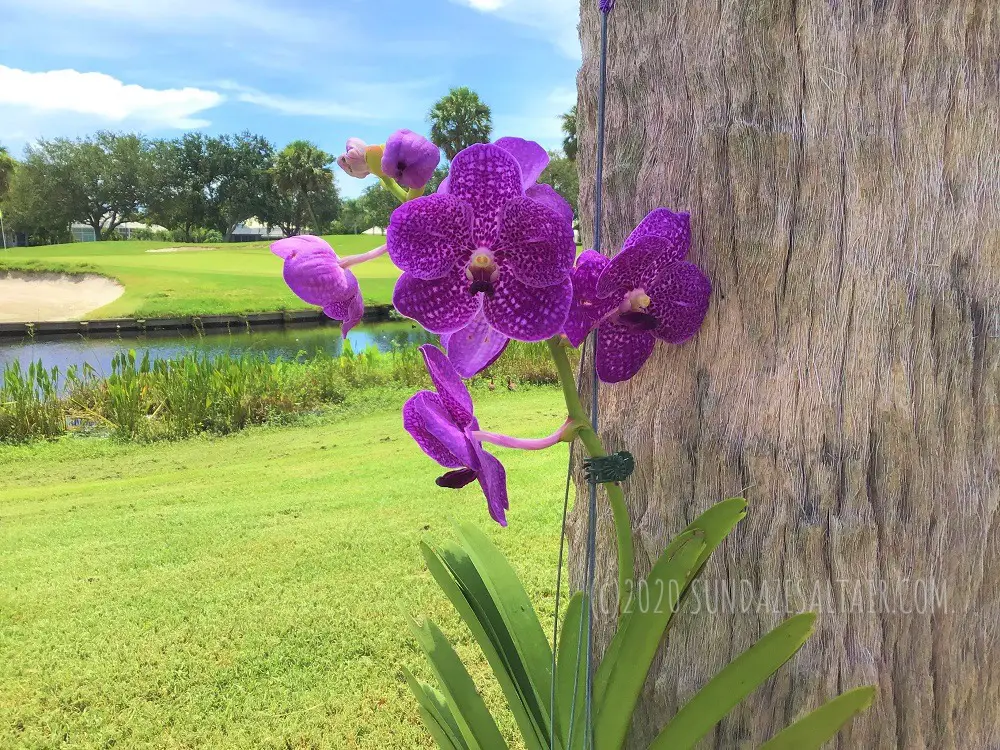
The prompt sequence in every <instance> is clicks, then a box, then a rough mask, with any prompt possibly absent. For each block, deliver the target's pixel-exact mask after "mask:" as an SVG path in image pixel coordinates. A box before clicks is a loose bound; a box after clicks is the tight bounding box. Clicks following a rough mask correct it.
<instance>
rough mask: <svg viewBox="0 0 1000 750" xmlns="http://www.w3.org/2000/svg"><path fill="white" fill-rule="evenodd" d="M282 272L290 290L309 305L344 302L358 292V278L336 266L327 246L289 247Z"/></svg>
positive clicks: (332, 253)
mask: <svg viewBox="0 0 1000 750" xmlns="http://www.w3.org/2000/svg"><path fill="white" fill-rule="evenodd" d="M317 239H318V238H317ZM324 244H325V243H324ZM283 275H284V278H285V283H286V284H288V287H289V289H291V290H292V291H293V292H295V294H296V296H298V297H299V298H300V299H301V300H302V301H303V302H307V303H309V304H310V305H320V306H324V305H328V304H330V303H331V302H343V301H345V300H349V299H350V298H351V297H353V296H354V295H355V294H357V293H358V280H357V279H356V278H355V277H354V274H353V273H351V272H350V271H345V270H344V269H343V268H341V267H340V265H338V263H337V256H336V255H335V254H334V252H333V250H331V249H330V248H329V246H326V247H315V246H308V245H307V246H305V247H299V248H295V249H292V250H291V252H289V254H288V256H287V257H286V258H285V266H284V269H283Z"/></svg>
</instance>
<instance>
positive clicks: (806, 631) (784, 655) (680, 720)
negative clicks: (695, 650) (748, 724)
mask: <svg viewBox="0 0 1000 750" xmlns="http://www.w3.org/2000/svg"><path fill="white" fill-rule="evenodd" d="M815 622H816V615H815V613H813V612H806V613H804V614H801V615H795V616H794V617H790V618H789V619H787V620H785V622H783V623H782V624H781V625H779V626H778V627H776V628H775V629H774V630H772V631H771V632H770V633H768V634H767V635H765V636H764V637H763V638H761V639H760V640H759V641H757V643H755V644H754V645H752V646H751V647H750V648H748V649H747V650H746V651H744V652H743V653H742V654H740V655H739V656H738V657H737V658H736V659H735V660H733V661H732V662H731V663H730V664H729V665H728V666H727V667H726V668H725V669H723V670H722V671H721V672H719V674H718V675H716V676H715V677H713V678H712V679H711V680H710V681H709V682H708V684H707V685H705V686H704V687H703V688H702V689H701V690H699V691H698V692H697V694H696V695H695V696H694V697H693V698H692V699H691V700H690V701H688V702H687V703H686V704H685V705H684V707H683V708H682V709H681V710H680V711H678V712H677V715H676V716H674V718H673V719H671V720H670V723H669V724H667V726H666V727H665V728H664V729H663V731H662V732H660V734H659V736H658V737H657V738H656V739H655V740H654V741H653V744H651V745H650V746H649V750H687V748H692V747H694V746H695V745H696V744H697V743H698V741H699V740H700V739H701V738H702V737H704V736H705V735H706V734H708V732H710V731H712V728H713V727H715V725H716V724H718V723H719V722H720V721H722V719H723V718H725V716H726V715H727V714H728V713H729V712H730V711H731V710H732V709H733V707H734V706H736V705H737V704H738V703H739V702H740V701H742V700H743V699H744V698H746V697H747V696H748V695H750V693H752V692H753V691H754V690H756V689H757V688H758V687H760V686H761V685H762V684H764V683H765V682H766V681H767V679H768V678H769V677H770V676H771V675H772V674H774V673H775V672H776V671H777V670H778V668H779V667H780V666H781V665H782V664H784V663H785V662H786V661H788V660H789V659H791V658H792V656H794V655H795V652H796V651H798V650H799V649H800V648H802V644H804V643H805V642H806V641H807V640H808V639H809V636H810V635H812V632H813V626H814V624H815Z"/></svg>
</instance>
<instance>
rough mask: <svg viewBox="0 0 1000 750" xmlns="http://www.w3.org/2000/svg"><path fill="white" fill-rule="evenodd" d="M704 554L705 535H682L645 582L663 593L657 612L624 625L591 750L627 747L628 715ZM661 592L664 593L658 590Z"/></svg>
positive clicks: (643, 613)
mask: <svg viewBox="0 0 1000 750" xmlns="http://www.w3.org/2000/svg"><path fill="white" fill-rule="evenodd" d="M704 550H705V532H704V531H702V530H700V529H693V530H691V531H686V532H684V533H683V534H681V536H680V537H678V542H677V543H676V544H675V545H673V550H672V551H673V554H672V555H669V554H666V553H664V554H663V555H662V556H661V557H660V559H659V560H658V561H657V562H656V564H655V565H654V566H653V569H652V571H650V573H649V577H648V578H647V585H648V586H649V587H650V590H662V591H663V592H664V596H663V598H662V600H661V601H659V602H657V606H655V607H651V608H650V609H648V610H645V611H634V612H632V614H631V615H629V616H628V618H627V621H625V620H624V619H623V623H622V627H623V628H625V631H624V633H621V634H620V635H621V636H622V641H621V643H620V645H619V647H618V649H617V653H616V655H615V658H614V661H613V662H612V663H611V664H610V667H609V670H610V671H609V672H608V675H607V683H606V689H605V691H604V695H603V700H602V701H601V703H600V705H599V708H598V710H597V716H596V719H595V723H594V746H595V747H598V748H601V750H616V748H620V747H621V746H622V744H623V743H624V742H625V736H626V734H627V733H628V728H629V725H630V724H631V723H632V713H633V712H634V711H635V705H636V702H637V701H638V700H639V694H640V692H641V691H642V686H643V684H644V683H645V682H646V675H647V674H648V673H649V668H650V666H651V665H652V663H653V657H654V656H656V651H657V649H658V648H659V645H660V640H661V639H662V637H663V632H664V631H665V630H666V628H667V625H669V624H670V619H671V618H672V617H673V615H674V612H675V610H676V607H677V602H678V601H679V599H680V595H681V592H682V591H683V590H684V589H686V588H687V586H688V584H689V583H690V581H691V579H692V578H693V577H694V575H695V573H696V572H697V570H698V568H697V565H698V560H699V559H700V558H701V555H702V553H703V552H704ZM661 587H662V588H661Z"/></svg>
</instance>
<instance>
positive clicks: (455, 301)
mask: <svg viewBox="0 0 1000 750" xmlns="http://www.w3.org/2000/svg"><path fill="white" fill-rule="evenodd" d="M392 304H393V306H394V307H395V308H396V311H397V312H398V313H399V314H400V315H405V316H406V317H407V318H413V320H415V321H417V322H418V323H420V325H422V326H423V327H424V328H426V329H427V330H428V331H430V332H431V333H451V332H452V331H457V330H458V329H459V328H463V327H464V326H466V325H468V323H469V321H471V320H472V318H473V316H475V314H476V313H477V312H478V311H479V306H480V301H479V298H478V297H477V296H475V295H472V294H469V282H468V281H467V280H466V278H465V276H464V275H463V274H461V273H450V274H448V275H447V276H444V277H442V278H440V279H429V280H428V279H419V278H417V277H416V276H414V275H413V274H411V273H404V274H403V275H402V276H400V277H399V280H398V281H397V282H396V288H395V289H394V290H393V293H392Z"/></svg>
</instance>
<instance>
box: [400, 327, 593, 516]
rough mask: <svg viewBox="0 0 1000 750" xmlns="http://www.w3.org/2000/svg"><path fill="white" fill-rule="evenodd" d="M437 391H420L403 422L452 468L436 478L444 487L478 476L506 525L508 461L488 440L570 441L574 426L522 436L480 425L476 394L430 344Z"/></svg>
mask: <svg viewBox="0 0 1000 750" xmlns="http://www.w3.org/2000/svg"><path fill="white" fill-rule="evenodd" d="M420 353H421V354H422V355H423V357H424V363H425V364H426V365H427V371H428V373H429V374H430V376H431V382H433V384H434V388H435V390H434V391H420V392H418V393H416V394H414V395H413V396H412V397H410V399H409V400H408V401H407V402H406V403H405V404H404V405H403V427H404V428H405V429H406V431H407V432H408V433H410V435H411V436H412V437H413V439H414V440H415V441H416V443H417V445H418V446H420V449H421V450H422V451H423V452H424V453H426V454H427V455H428V456H430V457H431V458H432V459H434V460H435V461H437V462H438V463H439V464H441V466H443V467H444V468H446V469H451V471H448V472H446V473H445V474H444V475H443V476H441V477H439V478H438V479H437V485H438V486H439V487H448V488H451V489H461V488H462V487H465V486H466V485H468V484H470V483H471V482H473V481H478V482H479V485H480V487H481V488H482V490H483V494H484V495H485V496H486V504H487V507H488V508H489V511H490V515H491V516H492V517H493V519H494V520H495V521H496V522H497V523H499V524H500V525H501V526H506V525H507V516H506V511H507V508H508V507H509V504H508V501H507V473H506V470H505V469H504V467H503V464H502V463H500V461H499V460H498V459H497V458H496V457H495V456H493V455H492V454H490V453H487V452H486V451H485V450H484V449H483V443H484V442H488V443H493V444H495V445H500V446H503V447H507V448H521V449H523V450H541V449H543V448H549V447H551V446H553V445H556V444H557V443H560V442H563V441H566V440H569V439H570V438H571V437H572V434H573V425H572V423H571V422H570V421H569V420H567V421H566V423H564V424H563V425H562V426H561V427H560V428H559V429H558V430H557V431H556V432H555V433H553V434H552V435H550V436H549V437H545V438H538V439H527V440H526V439H522V438H514V437H510V436H508V435H500V434H497V433H493V432H485V431H482V430H480V429H479V422H478V421H477V420H476V416H475V414H474V413H473V407H472V396H471V395H470V394H469V389H468V388H466V387H465V383H463V382H462V378H461V377H459V375H458V373H457V372H456V371H455V368H454V367H453V366H452V364H451V362H450V361H449V360H448V358H447V357H446V356H445V355H444V353H443V352H442V351H441V350H440V349H438V348H437V347H435V346H432V345H431V344H425V345H424V346H422V347H420Z"/></svg>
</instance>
